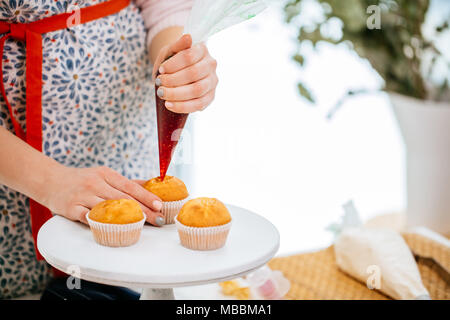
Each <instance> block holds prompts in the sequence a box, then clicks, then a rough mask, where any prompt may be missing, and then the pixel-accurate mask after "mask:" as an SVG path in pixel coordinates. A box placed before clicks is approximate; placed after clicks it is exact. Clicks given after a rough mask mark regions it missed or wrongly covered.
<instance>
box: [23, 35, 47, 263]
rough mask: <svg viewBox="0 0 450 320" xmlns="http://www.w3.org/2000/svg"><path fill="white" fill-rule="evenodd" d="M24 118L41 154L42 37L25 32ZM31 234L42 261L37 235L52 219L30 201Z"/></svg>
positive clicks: (38, 256)
mask: <svg viewBox="0 0 450 320" xmlns="http://www.w3.org/2000/svg"><path fill="white" fill-rule="evenodd" d="M25 41H26V44H27V56H26V66H27V68H26V79H27V86H26V97H27V101H26V116H27V135H26V139H27V143H28V144H29V145H30V146H32V147H33V148H35V149H36V150H38V151H41V152H42V94H41V93H42V36H41V35H40V34H39V33H34V32H32V31H28V30H27V31H26V37H25ZM30 215H31V232H32V234H33V240H34V248H35V250H36V257H37V259H38V260H43V259H44V258H43V257H42V255H41V253H40V252H39V250H38V248H37V235H38V232H39V229H40V228H41V227H42V225H43V224H44V223H45V222H46V221H47V220H48V219H50V218H51V217H52V213H51V212H50V210H49V209H47V208H46V207H44V206H42V205H41V204H39V203H37V202H36V201H34V200H33V199H30Z"/></svg>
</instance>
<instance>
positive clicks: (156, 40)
mask: <svg viewBox="0 0 450 320" xmlns="http://www.w3.org/2000/svg"><path fill="white" fill-rule="evenodd" d="M191 5H192V3H191V1H186V0H184V1H183V0H170V1H168V0H165V1H162V0H161V1H158V0H135V1H134V2H133V1H131V3H129V0H100V1H99V0H84V1H82V0H81V1H80V0H21V1H2V2H1V4H0V6H1V11H0V32H1V33H2V35H1V36H0V37H1V40H0V49H3V60H2V71H3V86H1V87H2V95H0V96H1V101H0V102H1V103H0V150H1V154H0V298H11V297H17V296H20V295H24V294H28V293H38V292H41V291H42V289H43V288H44V287H45V285H46V283H47V282H48V280H49V279H50V278H51V272H50V268H49V266H48V265H47V264H46V263H45V261H43V260H37V257H39V254H37V253H36V251H35V248H34V245H35V241H33V237H32V233H33V236H34V237H35V236H36V234H37V231H38V229H39V227H40V226H41V225H42V223H43V222H44V221H45V220H46V219H48V218H49V217H50V216H51V214H50V211H51V212H53V213H55V214H60V215H63V216H65V217H67V218H69V219H71V220H74V221H81V222H84V223H86V221H85V214H86V213H87V212H88V211H89V209H90V208H92V207H93V206H94V205H95V204H96V203H98V202H100V201H102V200H104V199H114V198H133V199H136V200H137V201H139V202H140V204H141V206H142V208H143V210H144V212H145V214H146V215H147V221H148V222H149V223H151V224H153V225H156V226H161V225H162V224H163V219H162V217H161V213H160V209H161V201H160V199H158V197H156V196H155V195H153V194H151V193H149V192H147V191H146V190H145V189H144V188H142V187H141V186H140V185H139V180H134V179H146V178H149V177H152V176H155V175H157V172H158V171H157V167H158V166H157V159H158V158H157V153H156V151H157V143H156V141H157V137H156V129H155V106H154V100H155V97H154V95H153V92H154V89H153V84H152V82H151V78H152V73H153V76H154V75H155V74H156V71H157V70H159V72H160V75H159V76H158V78H157V79H156V82H157V83H158V84H160V85H161V87H160V88H161V89H162V90H159V92H158V95H161V97H162V98H163V99H164V100H166V101H167V102H166V107H167V108H168V109H170V110H172V111H175V112H181V113H188V112H194V111H197V110H202V109H203V108H205V107H206V106H207V105H208V104H209V103H211V101H212V100H213V98H214V92H215V88H216V85H217V76H216V73H215V69H216V62H215V60H214V59H213V58H211V56H210V55H209V53H208V50H207V49H206V47H205V46H204V45H203V44H200V45H194V46H191V38H190V36H187V35H185V36H183V37H180V36H181V34H182V27H181V26H182V25H184V23H185V21H186V18H187V16H188V14H189V10H190V8H191ZM63 20H64V21H66V22H64V23H63ZM25 24H26V25H25ZM170 56H171V57H170ZM168 57H170V58H169V59H167V60H166V58H168ZM25 67H26V68H25ZM40 70H41V71H42V75H41V74H40V72H41V71H40ZM39 151H42V152H39ZM30 208H31V217H32V223H31V221H30ZM31 229H33V232H32V230H31ZM55 241H57V239H55Z"/></svg>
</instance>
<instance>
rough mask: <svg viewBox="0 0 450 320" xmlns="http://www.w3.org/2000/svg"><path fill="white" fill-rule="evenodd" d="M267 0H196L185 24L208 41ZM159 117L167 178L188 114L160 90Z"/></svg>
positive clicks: (187, 31) (198, 39)
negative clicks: (175, 109)
mask: <svg viewBox="0 0 450 320" xmlns="http://www.w3.org/2000/svg"><path fill="white" fill-rule="evenodd" d="M267 2H268V1H267V0H234V1H232V0H196V1H195V2H194V5H193V7H192V10H191V13H190V16H189V19H188V21H187V24H186V26H185V28H184V33H185V34H190V35H191V37H192V44H193V45H194V44H197V43H201V42H204V41H206V40H207V39H208V37H209V36H211V35H213V34H215V33H217V32H219V31H221V30H223V29H225V28H228V27H230V26H232V25H235V24H237V23H239V22H242V21H245V20H248V19H250V18H253V17H254V16H255V15H257V14H258V13H260V12H261V11H263V10H264V9H265V8H266V7H267ZM157 90H158V86H156V85H155V97H156V119H157V127H158V148H159V173H160V177H161V180H164V177H165V176H166V173H167V169H168V168H169V165H170V161H171V160H172V156H173V153H174V151H175V148H176V146H177V143H178V140H179V139H180V136H181V133H182V130H183V128H184V125H185V124H186V120H187V117H188V114H184V113H175V112H172V111H170V110H168V109H167V108H166V107H165V106H164V102H165V101H164V100H162V99H160V98H159V97H158V95H157V94H156V92H157Z"/></svg>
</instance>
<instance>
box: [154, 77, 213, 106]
mask: <svg viewBox="0 0 450 320" xmlns="http://www.w3.org/2000/svg"><path fill="white" fill-rule="evenodd" d="M218 81H219V80H218V78H217V76H216V74H215V73H211V74H210V75H209V76H207V77H206V78H203V79H201V80H199V81H196V82H194V83H191V84H188V85H185V86H180V87H176V88H167V87H159V88H158V91H157V94H158V96H159V97H160V98H161V99H164V100H166V101H167V102H173V101H185V100H191V99H197V98H200V97H202V96H204V95H205V94H206V93H207V92H209V91H211V90H213V89H215V88H216V86H217V82H218ZM168 108H170V107H168Z"/></svg>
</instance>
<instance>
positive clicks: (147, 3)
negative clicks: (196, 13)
mask: <svg viewBox="0 0 450 320" xmlns="http://www.w3.org/2000/svg"><path fill="white" fill-rule="evenodd" d="M193 2H194V1H193V0H135V3H136V5H137V6H138V7H139V8H140V9H141V14H142V16H143V18H144V23H145V27H146V28H147V30H148V33H147V45H150V43H151V42H152V40H153V38H154V37H155V35H156V34H157V33H158V32H160V31H161V30H163V29H165V28H167V27H172V26H184V25H185V23H186V21H187V19H188V17H189V13H190V11H191V8H192V5H193Z"/></svg>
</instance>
